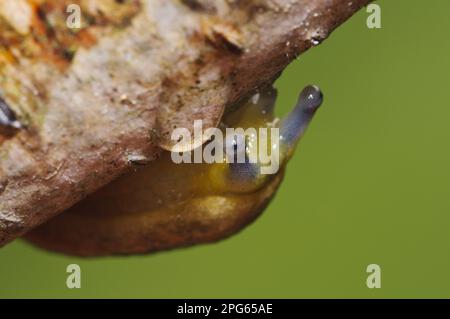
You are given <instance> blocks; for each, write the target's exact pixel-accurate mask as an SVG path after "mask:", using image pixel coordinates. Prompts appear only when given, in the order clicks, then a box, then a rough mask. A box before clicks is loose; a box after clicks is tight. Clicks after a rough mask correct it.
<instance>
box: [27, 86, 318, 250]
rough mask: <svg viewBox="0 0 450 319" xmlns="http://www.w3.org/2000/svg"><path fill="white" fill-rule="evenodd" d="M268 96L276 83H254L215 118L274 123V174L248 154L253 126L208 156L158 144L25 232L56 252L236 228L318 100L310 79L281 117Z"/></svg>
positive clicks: (271, 190) (163, 242) (212, 237)
mask: <svg viewBox="0 0 450 319" xmlns="http://www.w3.org/2000/svg"><path fill="white" fill-rule="evenodd" d="M275 100H276V91H275V89H273V88H272V87H268V88H266V89H264V90H261V91H260V92H259V93H258V94H257V95H255V96H254V97H253V98H252V99H250V100H249V101H248V102H246V103H244V104H243V105H241V106H240V107H238V108H237V109H235V110H233V111H229V112H227V113H226V114H225V115H224V117H223V119H222V122H221V124H220V126H219V127H220V129H221V131H222V132H224V133H225V132H226V129H227V128H234V127H240V128H243V129H249V128H254V129H255V130H256V131H258V130H259V129H268V130H269V131H270V130H275V129H276V130H277V131H278V132H279V138H277V139H273V138H269V139H268V141H267V143H268V144H269V145H267V147H268V149H270V150H271V151H270V152H278V153H279V157H278V159H277V161H278V163H277V164H279V169H278V170H277V172H276V173H275V174H263V173H262V170H261V168H262V167H263V166H264V165H265V164H263V163H261V161H259V160H256V161H250V158H252V156H253V155H252V154H254V153H255V152H257V151H258V149H259V148H260V147H261V144H258V143H257V141H256V138H257V137H256V136H253V135H252V134H248V135H245V136H242V138H234V139H231V140H230V139H227V142H226V143H225V145H224V150H223V160H222V161H218V162H215V163H201V164H195V163H181V164H176V163H174V162H173V160H172V158H171V154H170V152H164V153H163V155H162V156H161V157H160V158H159V159H158V160H156V161H154V162H151V163H150V164H149V165H147V166H144V167H141V166H139V167H137V169H136V171H135V172H133V173H131V174H128V175H125V176H122V177H120V178H119V179H117V180H116V181H114V182H113V183H111V184H109V185H108V186H106V187H105V188H103V189H101V190H100V191H98V192H96V193H94V194H93V195H91V196H89V197H88V198H86V199H85V200H84V201H82V202H80V203H78V204H77V205H75V206H74V207H72V208H71V209H69V210H68V211H66V212H64V213H62V214H61V215H59V216H57V217H56V218H54V219H53V220H50V221H49V222H47V223H46V224H44V225H42V226H40V227H38V228H37V229H35V230H34V231H32V232H31V233H29V234H28V235H27V238H28V240H30V241H31V242H33V243H34V244H36V245H38V246H41V247H44V248H48V249H51V250H55V251H59V252H64V253H68V254H75V255H82V256H97V255H110V254H136V253H146V252H152V251H160V250H166V249H172V248H175V247H180V246H187V245H192V244H198V243H205V242H212V241H216V240H219V239H222V238H225V237H227V236H229V235H231V234H233V233H235V232H237V231H238V230H240V229H241V228H243V227H244V226H245V225H247V224H249V223H250V222H251V221H253V220H254V219H255V218H256V217H257V216H258V215H259V214H260V213H261V212H262V211H263V209H264V207H265V206H266V205H267V204H268V202H269V201H270V199H271V198H272V197H273V195H274V194H275V192H276V190H277V188H278V186H279V184H280V182H281V180H282V177H283V173H284V168H285V166H286V163H287V161H288V160H289V158H290V157H291V156H292V154H293V151H294V149H295V147H296V145H297V142H298V141H299V139H300V138H301V137H302V136H303V134H304V132H305V130H306V128H307V126H308V124H309V123H310V121H311V119H312V117H313V115H314V114H315V112H316V110H317V109H318V107H319V106H320V104H321V103H322V94H321V92H320V90H319V89H318V88H317V87H316V86H308V87H306V88H305V89H304V90H303V91H302V93H301V94H300V97H299V100H298V103H297V105H296V106H295V107H294V109H293V110H292V111H291V113H290V114H288V115H287V117H286V118H284V119H281V120H280V119H278V118H276V117H275V116H274V114H273V107H274V104H275ZM270 136H271V137H272V136H273V135H270ZM208 145H209V144H208V143H206V144H205V145H203V146H202V148H203V149H205V148H207V147H208ZM230 150H231V151H230ZM242 150H243V152H244V153H243V154H241V155H243V158H244V161H243V162H231V163H230V160H229V157H230V156H232V157H237V156H239V154H238V152H242ZM233 152H234V153H233Z"/></svg>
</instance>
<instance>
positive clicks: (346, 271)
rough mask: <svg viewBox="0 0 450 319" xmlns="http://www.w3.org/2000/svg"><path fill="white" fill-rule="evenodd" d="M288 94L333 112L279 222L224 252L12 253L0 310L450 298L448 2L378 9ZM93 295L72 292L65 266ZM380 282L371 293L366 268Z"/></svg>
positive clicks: (321, 54)
mask: <svg viewBox="0 0 450 319" xmlns="http://www.w3.org/2000/svg"><path fill="white" fill-rule="evenodd" d="M377 3H379V4H380V6H381V9H382V29H378V30H377V29H372V30H370V29H368V28H367V27H366V18H367V16H368V14H367V13H366V12H365V10H362V11H361V12H359V13H358V14H357V15H355V16H354V17H353V18H352V19H351V20H350V21H349V22H348V23H346V24H345V25H343V26H342V27H340V28H339V29H337V30H336V31H335V32H334V33H333V34H332V35H331V37H330V38H329V39H328V40H326V41H325V42H324V43H323V44H322V45H320V46H318V47H316V48H314V49H312V50H310V51H308V52H307V53H306V54H304V55H302V56H301V57H300V58H299V59H298V60H297V61H295V62H294V63H293V64H291V65H290V66H289V67H288V69H286V71H285V72H284V74H283V75H282V77H281V78H280V79H279V80H278V81H277V83H276V86H277V87H278V89H279V94H280V97H279V99H278V102H277V108H278V111H279V113H280V114H284V113H285V112H287V111H288V110H289V109H290V108H291V106H292V105H293V103H294V102H295V100H296V97H297V94H298V92H299V90H300V89H301V88H302V87H303V86H305V85H306V84H308V83H315V84H318V85H320V87H321V88H322V89H323V91H324V94H325V98H326V101H325V103H324V105H323V108H322V109H321V110H320V111H319V113H318V114H317V116H316V118H315V120H314V122H313V124H312V126H311V128H310V130H309V131H308V133H307V135H306V136H305V138H304V140H303V141H302V143H301V146H300V149H299V150H298V151H297V153H296V155H295V157H294V158H293V159H292V161H291V162H290V164H289V166H288V173H287V176H286V179H285V181H284V183H283V185H282V186H281V189H280V191H279V193H278V195H277V196H276V198H275V199H274V200H273V202H272V203H271V204H270V206H269V208H268V209H267V210H266V212H265V213H264V214H263V216H262V217H261V218H259V219H258V220H257V221H256V222H255V223H254V224H252V225H251V226H250V227H248V228H246V229H245V230H244V231H243V232H241V233H239V234H238V235H236V236H234V237H232V238H230V239H227V240H225V241H222V242H220V243H218V244H212V245H204V246H198V247H193V248H188V249H182V250H175V251H171V252H168V253H159V254H156V255H152V256H141V257H115V258H101V259H79V258H70V257H65V256H61V255H57V254H51V253H47V252H45V251H41V250H39V249H36V248H33V247H32V246H30V245H28V244H27V243H25V242H23V241H20V240H19V241H16V242H15V243H13V244H11V245H9V246H7V247H5V248H3V249H1V250H0V297H2V298H14V297H64V298H72V297H130V298H131V297H142V298H165V297H178V298H197V297H199V298H202V297H238V298H240V297H257V298H259V297H275V298H282V297H286V298H303V297H311V298H315V297H325V298H329V297H337V298H342V297H364V298H366V297H369V298H382V297H450V251H449V246H450V169H449V164H450V150H449V146H448V145H449V140H450V125H449V124H450V103H449V100H450V75H449V71H450V41H449V38H448V37H449V31H450V1H448V0H433V1H418V0H415V1H411V0H396V1H387V0H385V1H379V2H377ZM70 263H77V264H79V265H80V266H81V268H82V288H81V289H74V290H69V289H67V288H66V285H65V281H66V276H67V274H66V272H65V269H66V266H67V265H68V264H70ZM371 263H376V264H379V265H380V266H381V269H382V287H381V289H368V288H367V286H366V276H367V274H366V272H365V270H366V267H367V265H368V264H371Z"/></svg>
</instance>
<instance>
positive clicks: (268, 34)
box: [0, 0, 369, 245]
mask: <svg viewBox="0 0 450 319" xmlns="http://www.w3.org/2000/svg"><path fill="white" fill-rule="evenodd" d="M10 1H12V0H10ZM14 1H16V0H14ZM17 1H18V2H27V1H25V0H20V1H19V0H17ZM70 2H71V3H72V2H75V3H80V4H81V5H82V8H86V10H88V12H87V13H86V14H87V15H88V17H89V23H90V25H88V26H85V27H84V28H83V30H81V31H79V32H78V33H77V34H76V35H74V34H72V33H71V32H68V31H67V30H66V29H65V28H66V27H65V25H61V24H60V23H58V21H59V22H60V21H63V20H61V19H62V18H61V17H64V16H65V11H64V6H63V5H61V3H63V4H64V3H65V1H56V0H41V1H33V7H32V8H31V9H32V12H34V13H35V14H36V16H35V17H34V18H33V19H37V20H39V19H41V20H42V19H43V16H44V17H46V18H47V20H46V22H47V23H49V24H44V25H41V27H42V28H43V29H42V30H41V29H39V28H37V27H34V28H29V27H28V24H27V21H24V20H23V19H24V18H23V17H18V18H17V19H12V21H13V22H11V21H8V19H5V18H4V17H5V15H1V14H0V28H1V29H0V97H1V98H2V99H4V101H5V103H7V105H9V106H10V107H11V108H12V110H13V111H14V114H15V115H16V116H17V118H18V119H19V120H20V122H21V123H23V125H24V126H25V128H22V129H20V130H19V131H18V132H14V134H0V156H1V161H0V245H4V244H6V243H7V242H9V241H11V240H13V239H14V238H16V237H18V236H21V235H22V234H24V233H25V232H27V231H28V230H29V229H31V228H33V227H35V226H37V225H39V224H41V223H43V222H45V221H46V220H48V219H49V218H51V217H52V216H54V215H56V214H58V213H60V212H62V211H63V210H65V209H67V208H68V207H70V206H72V205H73V204H75V203H76V202H78V201H80V200H81V199H82V198H84V197H85V196H86V195H87V194H89V193H92V192H93V191H95V190H97V189H98V188H100V187H101V186H103V185H105V184H107V183H109V182H110V181H112V180H113V179H114V178H115V177H117V176H119V175H121V174H123V173H125V172H127V171H128V170H130V169H131V168H132V166H133V163H132V161H130V159H132V158H135V157H136V156H138V157H139V158H146V159H147V160H148V161H150V160H152V159H154V158H155V157H157V156H158V154H159V153H160V150H161V148H166V149H167V148H170V146H171V141H170V139H169V138H170V132H171V130H172V129H173V128H174V127H187V128H190V127H192V124H193V121H194V120H195V119H202V120H203V123H204V128H205V129H206V128H207V127H212V126H215V125H217V123H218V121H219V120H220V118H221V116H222V113H223V109H224V108H225V107H226V106H229V105H232V104H234V103H236V102H237V101H239V100H240V99H242V98H243V97H246V96H248V95H249V94H250V93H251V92H252V91H254V90H255V89H256V88H258V87H259V86H262V85H264V84H266V83H268V82H271V81H273V80H274V79H275V78H276V77H277V76H278V75H279V74H280V72H281V71H282V70H283V69H284V68H285V67H286V66H287V64H289V62H291V61H292V60H293V59H295V57H297V56H298V55H299V54H300V53H302V52H304V51H305V50H307V49H309V48H310V47H312V46H314V45H317V44H318V43H320V42H321V41H322V40H324V39H325V38H326V37H327V36H328V35H329V34H330V32H332V31H333V30H334V29H335V28H336V27H337V26H339V25H340V24H341V23H343V22H344V21H345V20H346V19H348V18H349V17H350V16H351V15H352V14H353V13H354V12H356V11H357V10H358V9H360V8H361V7H362V6H363V5H365V4H367V3H368V2H369V0H353V1H342V0H316V1H313V0H297V1H295V0H294V1H292V0H254V1H250V0H241V1H225V0H220V1H218V0H216V1H212V0H203V1H202V0H183V1H182V0H178V1H176V0H170V1H169V0H141V1H123V2H124V3H125V4H124V5H125V6H128V7H127V8H125V9H123V10H122V11H120V10H119V9H118V8H119V7H114V8H108V7H101V6H100V3H101V2H102V0H97V1H94V0H80V1H70ZM106 2H111V5H114V4H112V2H114V1H110V0H107V1H104V2H102V3H106ZM55 3H58V5H56V4H55ZM115 5H117V4H115ZM0 10H1V8H0ZM33 10H34V11H33ZM108 10H110V11H108ZM118 10H119V11H118ZM99 12H101V15H99ZM2 17H3V18H2ZM100 17H101V18H100ZM2 19H3V20H2ZM41 22H42V21H41ZM53 22H54V24H52V23H53ZM33 23H34V22H33ZM36 23H39V21H38V22H36ZM49 25H50V26H49ZM14 28H18V29H17V30H15V29H14ZM27 32H28V34H27ZM39 32H42V34H38V33H39ZM17 34H19V35H20V36H21V37H23V38H21V39H22V40H21V41H20V43H19V44H18V42H17V41H15V38H16V37H17V36H18V35H17ZM38 35H39V37H37V36H38ZM36 39H39V41H38V40H36ZM30 43H31V44H32V45H31V49H30V47H28V48H24V47H23V46H22V44H23V45H27V44H30ZM199 142H203V141H199Z"/></svg>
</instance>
